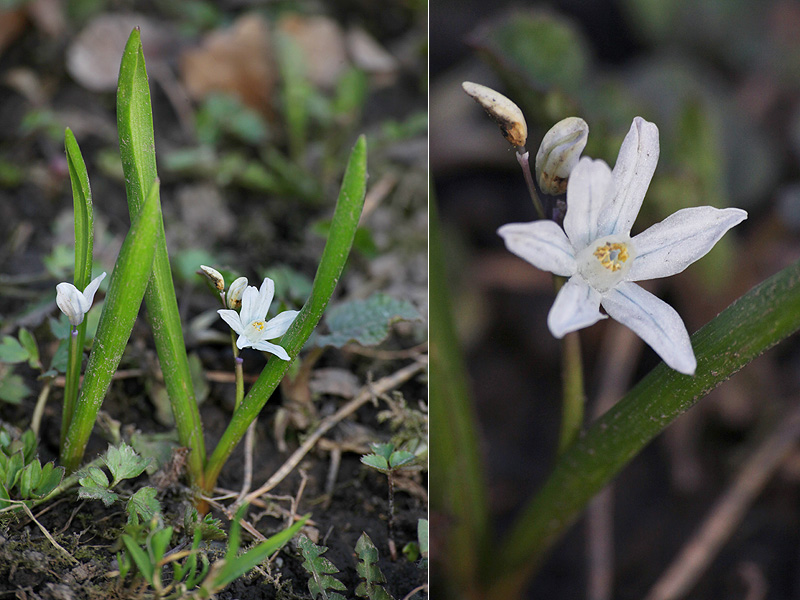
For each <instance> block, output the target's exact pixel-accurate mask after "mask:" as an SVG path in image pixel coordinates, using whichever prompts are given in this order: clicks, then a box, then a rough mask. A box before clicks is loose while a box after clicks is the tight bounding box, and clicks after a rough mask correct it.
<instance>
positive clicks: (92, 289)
mask: <svg viewBox="0 0 800 600" xmlns="http://www.w3.org/2000/svg"><path fill="white" fill-rule="evenodd" d="M105 278H106V274H105V272H103V273H101V274H100V275H98V276H97V277H95V278H94V279H92V281H91V282H90V283H89V285H87V286H86V289H85V290H83V297H84V298H86V301H87V302H88V303H89V307H91V306H92V302H94V295H95V294H96V293H97V288H99V287H100V282H101V281H103V279H105ZM87 310H88V309H87Z"/></svg>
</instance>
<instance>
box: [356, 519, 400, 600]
mask: <svg viewBox="0 0 800 600" xmlns="http://www.w3.org/2000/svg"><path fill="white" fill-rule="evenodd" d="M356 554H357V555H358V560H359V563H358V564H357V565H356V571H358V576H359V577H360V578H361V579H362V581H361V582H360V583H359V584H358V586H357V587H356V596H359V597H360V598H369V600H394V598H393V597H392V595H391V594H390V593H389V592H387V591H386V588H384V587H383V586H382V585H380V584H382V583H386V577H384V575H383V573H382V572H381V569H380V567H378V549H377V548H376V547H375V544H373V543H372V540H371V539H370V537H369V536H368V535H367V534H366V533H362V534H361V537H360V538H358V541H357V542H356Z"/></svg>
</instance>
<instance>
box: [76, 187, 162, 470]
mask: <svg viewBox="0 0 800 600" xmlns="http://www.w3.org/2000/svg"><path fill="white" fill-rule="evenodd" d="M160 227H161V204H160V202H159V197H158V182H156V183H155V184H154V185H153V187H152V189H151V191H150V196H149V198H148V200H147V203H146V204H145V206H144V208H142V212H141V214H139V215H138V217H137V218H136V220H135V221H134V223H133V225H132V226H131V229H130V231H129V232H128V235H127V236H126V237H125V241H124V242H123V244H122V248H121V249H120V252H119V257H118V258H117V263H116V265H115V266H114V271H113V273H112V274H111V283H110V285H109V288H108V294H107V295H106V300H105V303H104V305H103V312H102V314H101V315H100V324H99V325H98V327H97V334H96V336H95V343H94V345H93V346H92V353H91V355H90V356H89V364H88V365H87V367H86V376H85V378H84V383H83V389H82V390H81V395H80V399H79V400H78V404H77V406H76V408H75V414H74V415H73V418H72V421H71V423H70V426H69V429H68V431H67V435H66V438H65V441H64V446H63V448H62V452H61V463H62V464H63V465H64V466H65V467H66V468H67V471H74V470H75V469H76V468H77V467H78V465H79V463H80V461H81V458H82V457H83V452H84V449H85V448H86V442H87V441H88V439H89V434H90V433H91V431H92V427H93V425H94V421H95V418H96V416H97V411H98V410H99V409H100V405H101V404H102V402H103V398H104V397H105V394H106V392H107V391H108V386H109V385H110V383H111V378H112V376H113V375H114V373H115V371H116V370H117V366H118V365H119V361H120V359H121V358H122V353H123V351H124V350H125V345H126V344H127V342H128V338H129V337H130V335H131V329H132V328H133V323H134V321H135V320H136V315H137V314H138V312H139V306H140V305H141V303H142V297H143V296H144V290H145V287H146V286H147V282H148V280H149V279H150V273H151V269H152V264H153V252H154V249H155V246H156V241H157V239H158V233H159V230H160Z"/></svg>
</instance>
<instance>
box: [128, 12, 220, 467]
mask: <svg viewBox="0 0 800 600" xmlns="http://www.w3.org/2000/svg"><path fill="white" fill-rule="evenodd" d="M117 129H118V130H119V146H120V156H121V159H122V167H123V171H124V172H125V191H126V194H127V198H128V210H129V212H130V215H131V221H134V220H136V219H137V215H139V214H140V212H144V210H145V208H146V200H148V198H149V196H150V195H151V192H152V190H153V188H154V187H155V190H156V191H155V193H156V195H157V194H158V189H157V187H156V186H154V184H155V182H156V181H157V172H156V153H155V139H154V133H153V113H152V108H151V105H150V87H149V83H148V79H147V68H146V67H145V61H144V51H143V49H142V42H141V38H140V32H139V29H138V28H136V29H134V30H133V31H132V32H131V35H130V37H129V38H128V43H127V44H126V46H125V52H124V54H123V57H122V63H121V65H120V70H119V85H118V88H117ZM159 212H160V211H159ZM151 249H152V250H153V251H154V257H153V264H152V278H147V279H149V281H150V284H149V285H148V287H147V293H146V296H145V302H146V304H147V315H148V319H149V321H150V327H151V329H152V331H153V337H154V339H155V344H156V351H157V352H158V358H159V362H160V363H161V368H162V371H163V373H164V383H165V385H166V387H167V393H168V395H169V399H170V402H171V404H172V411H173V415H174V416H175V424H176V427H177V430H178V439H179V441H180V444H181V446H184V447H186V448H191V449H192V450H191V452H190V453H189V457H188V460H187V470H188V471H189V476H190V479H191V480H192V481H193V482H194V483H199V482H201V481H202V478H203V463H204V461H205V456H206V452H205V442H204V440H203V431H202V424H201V422H200V412H199V409H198V407H197V402H196V401H195V397H194V390H193V389H192V387H191V370H190V369H189V361H188V359H187V357H186V343H185V342H184V339H183V330H182V324H181V318H180V314H179V312H178V301H177V299H176V297H175V287H174V284H173V281H172V271H171V269H170V263H169V255H168V253H167V245H166V239H165V236H164V225H163V223H162V221H161V218H160V214H159V219H158V223H157V231H156V239H155V240H154V241H153V242H152V243H151ZM148 270H149V269H148Z"/></svg>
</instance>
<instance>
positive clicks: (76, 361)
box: [60, 286, 86, 450]
mask: <svg viewBox="0 0 800 600" xmlns="http://www.w3.org/2000/svg"><path fill="white" fill-rule="evenodd" d="M76 287H77V286H76ZM81 329H83V331H84V332H85V331H86V319H84V320H83V323H81V324H80V325H79V326H78V327H77V328H70V334H69V349H68V355H67V372H66V379H65V383H64V407H63V409H62V412H61V441H60V448H61V449H62V450H63V448H64V442H65V440H66V437H67V430H68V429H69V425H70V423H71V422H72V415H73V413H74V412H75V402H76V401H77V399H78V384H79V383H80V379H81V363H82V362H83V339H84V336H83V335H81ZM79 342H80V343H79Z"/></svg>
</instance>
